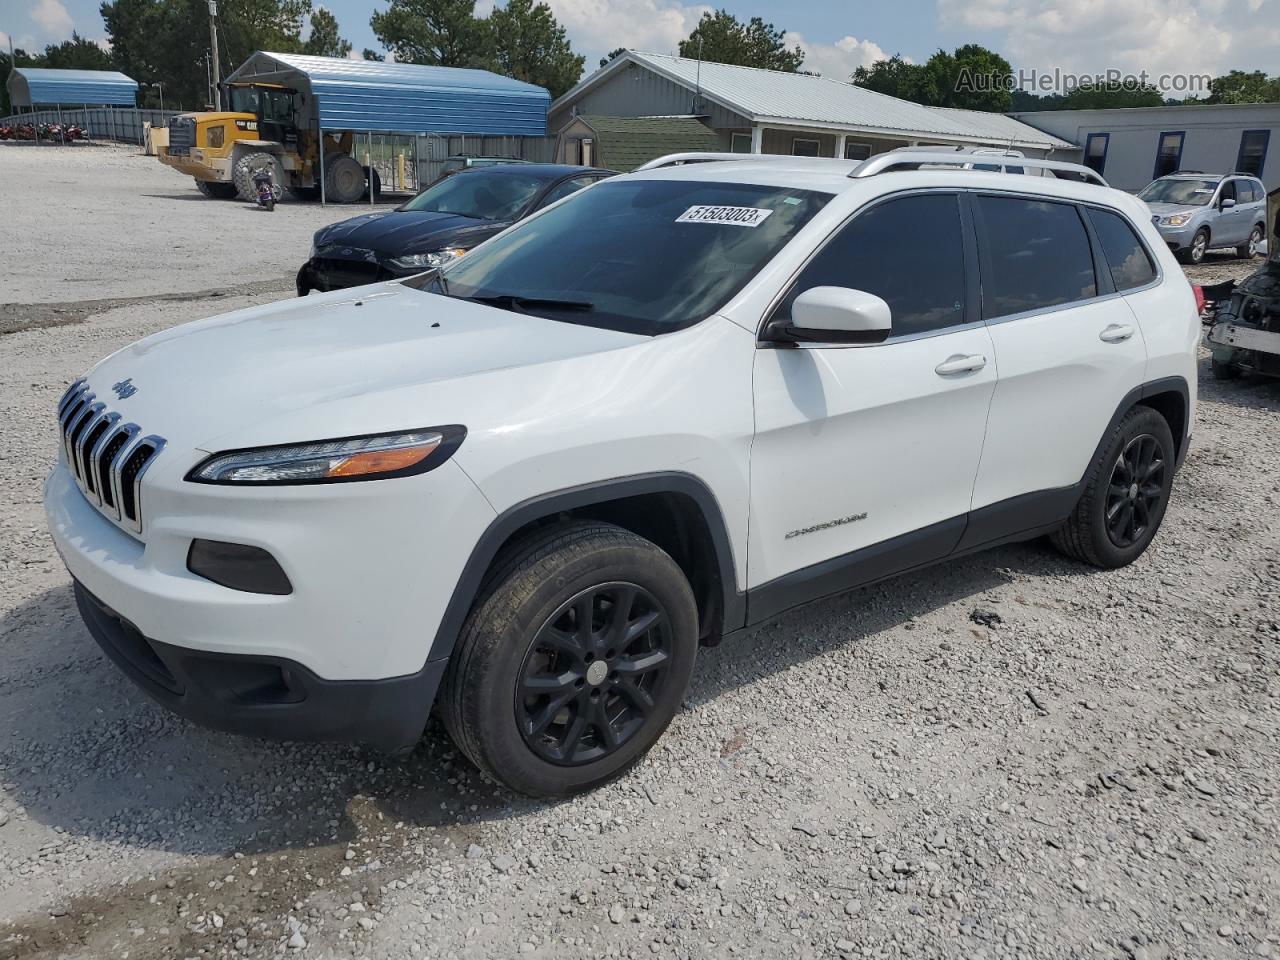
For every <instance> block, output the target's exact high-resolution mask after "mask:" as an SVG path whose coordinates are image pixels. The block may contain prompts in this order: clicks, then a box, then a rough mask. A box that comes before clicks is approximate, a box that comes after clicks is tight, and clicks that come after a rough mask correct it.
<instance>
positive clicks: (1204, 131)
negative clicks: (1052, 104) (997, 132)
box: [1013, 103, 1280, 190]
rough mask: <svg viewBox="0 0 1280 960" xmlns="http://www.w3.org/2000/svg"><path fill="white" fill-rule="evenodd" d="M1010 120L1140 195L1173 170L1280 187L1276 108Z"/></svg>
mask: <svg viewBox="0 0 1280 960" xmlns="http://www.w3.org/2000/svg"><path fill="white" fill-rule="evenodd" d="M1013 117H1014V118H1016V119H1017V120H1020V121H1022V122H1023V123H1024V124H1030V125H1031V126H1033V127H1037V128H1039V129H1040V130H1043V131H1045V132H1046V133H1049V134H1052V135H1054V136H1056V137H1059V138H1061V139H1063V140H1069V141H1071V142H1072V143H1073V144H1075V148H1074V151H1073V152H1072V153H1071V154H1070V155H1069V157H1064V159H1079V160H1081V161H1082V162H1084V163H1086V164H1088V165H1089V166H1090V167H1093V169H1095V170H1097V171H1098V172H1099V173H1101V174H1102V175H1103V176H1104V177H1106V178H1107V182H1108V183H1110V184H1111V185H1112V186H1113V187H1119V188H1120V189H1121V190H1141V189H1142V188H1143V187H1145V186H1146V185H1147V184H1148V183H1150V182H1151V181H1152V180H1153V179H1155V178H1156V177H1158V176H1162V175H1164V174H1166V173H1172V172H1173V171H1174V170H1198V171H1202V172H1204V173H1231V172H1233V171H1241V172H1244V173H1252V174H1254V175H1255V176H1259V177H1261V178H1262V182H1263V183H1265V184H1266V185H1267V189H1268V190H1275V189H1277V188H1280V155H1277V154H1278V153H1280V103H1239V104H1234V103H1233V104H1200V105H1188V106H1178V107H1128V108H1124V109H1116V110H1043V111H1036V112H1033V113H1016V114H1013Z"/></svg>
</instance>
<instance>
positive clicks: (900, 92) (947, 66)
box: [851, 43, 1013, 113]
mask: <svg viewBox="0 0 1280 960" xmlns="http://www.w3.org/2000/svg"><path fill="white" fill-rule="evenodd" d="M1012 75H1013V68H1012V67H1011V66H1009V61H1008V60H1006V59H1005V58H1004V57H1002V56H1000V54H998V53H996V52H995V51H994V50H988V49H987V48H986V47H983V46H980V45H978V44H976V43H967V44H965V45H964V46H962V47H957V48H956V49H955V50H954V51H953V52H951V53H947V52H946V51H945V50H939V51H937V52H936V53H935V54H934V55H933V56H931V57H930V58H929V59H928V60H927V61H925V62H924V63H919V64H917V63H908V62H907V61H905V60H903V59H902V57H901V56H899V55H897V54H894V55H893V56H892V57H890V58H888V59H887V60H878V61H876V62H875V63H873V64H872V65H871V66H870V67H859V68H858V69H857V70H855V71H854V72H853V77H852V78H851V79H852V80H853V82H854V84H856V85H857V86H859V87H865V88H867V89H868V90H874V91H876V92H877V93H885V94H888V95H889V96H891V97H898V98H899V99H902V100H911V101H913V102H914V103H922V104H925V105H926V106H930V107H960V108H963V109H965V110H987V111H993V112H999V113H1002V112H1004V111H1006V110H1008V109H1010V107H1011V104H1012V96H1011V93H1010V90H1009V78H1011V77H1012Z"/></svg>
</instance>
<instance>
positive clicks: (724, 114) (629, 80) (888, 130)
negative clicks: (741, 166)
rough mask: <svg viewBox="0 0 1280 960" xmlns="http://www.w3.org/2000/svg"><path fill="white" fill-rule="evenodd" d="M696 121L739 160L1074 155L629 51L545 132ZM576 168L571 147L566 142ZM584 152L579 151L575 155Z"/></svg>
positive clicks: (818, 90)
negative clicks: (962, 153)
mask: <svg viewBox="0 0 1280 960" xmlns="http://www.w3.org/2000/svg"><path fill="white" fill-rule="evenodd" d="M580 114H585V115H591V116H607V117H674V116H696V117H698V118H699V119H700V120H701V121H702V122H703V123H705V124H706V125H707V126H708V127H710V128H711V130H712V131H714V132H715V133H716V134H717V135H718V136H719V137H720V141H721V149H724V150H732V151H735V152H739V153H781V154H793V155H796V156H811V157H846V158H848V159H854V160H860V159H865V158H866V157H869V156H871V155H872V154H876V153H883V152H885V151H886V150H892V149H894V148H896V147H905V146H912V145H916V144H962V145H980V146H1001V147H1010V146H1011V147H1013V148H1014V149H1018V150H1021V151H1022V152H1023V153H1025V154H1026V155H1027V156H1047V155H1048V154H1049V153H1051V152H1053V151H1056V150H1064V149H1065V150H1071V149H1073V146H1074V145H1073V144H1072V143H1071V142H1070V141H1067V140H1063V139H1062V138H1060V137H1058V136H1055V135H1053V134H1050V133H1045V132H1044V131H1042V130H1038V129H1036V128H1035V127H1032V126H1029V125H1027V124H1025V123H1022V122H1020V121H1018V120H1016V119H1013V118H1012V117H1006V116H1003V115H1000V114H991V113H979V112H976V111H972V110H953V109H941V108H934V107H924V106H921V105H920V104H918V103H910V102H908V101H906V100H899V99H897V98H896V97H889V96H885V95H884V94H881V93H875V92H873V91H871V90H866V89H864V88H862V87H855V86H854V85H853V84H851V83H847V82H845V81H842V80H835V79H830V78H827V77H815V76H809V75H806V74H797V73H785V72H782V71H778V70H761V69H758V68H755V67H738V66H732V65H729V64H723V63H707V62H700V61H698V60H690V59H688V58H685V57H671V56H664V55H660V54H654V53H637V52H635V51H627V52H626V53H622V54H619V55H618V56H617V57H616V58H614V59H613V60H611V61H609V63H607V64H606V65H605V66H603V67H601V68H600V69H599V70H597V71H596V72H595V73H593V74H591V75H590V76H589V77H587V78H586V79H584V80H582V81H581V82H579V83H578V85H577V86H575V87H574V88H573V89H572V90H570V91H569V92H568V93H566V94H564V96H562V97H560V99H558V100H556V101H555V102H554V103H552V104H551V108H550V112H549V114H548V117H547V129H548V131H549V132H551V133H558V132H560V131H562V130H564V128H565V127H567V126H568V125H569V124H570V122H571V121H572V120H573V118H574V116H576V115H580ZM560 148H561V150H562V151H564V152H565V156H563V157H558V158H557V159H560V160H565V161H567V162H572V160H571V158H570V154H571V153H572V152H574V150H575V148H574V145H573V144H572V143H571V142H569V141H568V140H567V139H566V138H564V137H562V138H561V147H560ZM578 152H580V150H579V151H578Z"/></svg>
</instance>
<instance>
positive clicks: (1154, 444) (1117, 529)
mask: <svg viewBox="0 0 1280 960" xmlns="http://www.w3.org/2000/svg"><path fill="white" fill-rule="evenodd" d="M1166 469H1167V457H1166V455H1165V453H1164V451H1163V450H1162V449H1161V448H1160V442H1159V441H1158V440H1157V439H1156V438H1155V437H1154V436H1152V435H1151V434H1149V433H1144V434H1142V435H1141V436H1137V437H1134V438H1133V439H1132V440H1130V441H1129V442H1128V443H1127V444H1126V445H1125V448H1124V449H1123V450H1122V451H1121V452H1120V456H1119V458H1118V459H1117V460H1116V463H1115V466H1114V467H1113V468H1112V471H1111V481H1110V483H1108V485H1107V499H1106V522H1107V536H1108V537H1110V538H1111V542H1112V543H1114V544H1115V545H1116V546H1117V547H1128V546H1131V545H1133V544H1134V543H1136V542H1138V541H1139V540H1141V539H1142V538H1143V537H1144V536H1145V535H1146V533H1147V530H1148V528H1149V527H1150V526H1151V522H1152V519H1153V518H1154V517H1155V515H1156V509H1157V507H1158V505H1159V504H1160V501H1161V499H1162V498H1163V496H1164V471H1165V470H1166Z"/></svg>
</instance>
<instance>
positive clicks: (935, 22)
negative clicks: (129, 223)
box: [0, 0, 1280, 79]
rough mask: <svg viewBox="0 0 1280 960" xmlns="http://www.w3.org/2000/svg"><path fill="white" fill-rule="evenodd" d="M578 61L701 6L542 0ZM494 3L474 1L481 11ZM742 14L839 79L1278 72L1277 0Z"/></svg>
mask: <svg viewBox="0 0 1280 960" xmlns="http://www.w3.org/2000/svg"><path fill="white" fill-rule="evenodd" d="M547 2H548V3H549V5H550V6H551V8H552V9H553V10H554V11H555V13H556V16H557V17H558V18H559V20H560V22H561V23H563V24H564V25H565V27H566V28H567V30H568V33H569V39H570V41H571V42H572V43H573V46H574V48H575V49H576V50H578V51H579V52H580V53H583V54H585V55H586V56H587V70H588V71H590V70H592V69H594V68H595V66H596V63H597V62H598V60H599V58H600V56H601V55H602V54H603V53H605V52H606V51H608V50H610V49H613V48H614V47H619V46H622V47H630V48H632V49H639V50H648V51H652V52H657V53H674V52H675V47H676V44H677V42H678V41H679V39H680V38H681V37H683V36H686V35H688V32H689V30H690V29H692V27H693V26H694V24H696V23H697V21H698V18H699V16H700V15H701V14H702V12H703V11H705V10H708V9H710V6H709V5H707V4H705V3H698V2H684V0H547ZM98 3H99V0H3V2H2V3H0V44H7V42H8V37H9V35H10V34H11V35H12V37H13V40H14V42H15V43H16V44H17V45H18V46H21V47H24V48H36V49H38V48H40V47H43V46H44V45H45V44H46V43H50V42H55V41H58V40H62V39H65V38H66V37H68V36H70V34H71V31H72V30H73V29H74V30H77V31H79V32H80V33H81V34H82V35H84V36H86V37H89V38H91V39H94V40H101V39H103V38H104V30H103V27H102V20H101V17H100V16H99V15H98ZM493 3H494V0H478V3H477V9H478V11H479V12H481V13H483V12H485V11H487V9H489V8H490V7H491V6H492V4H493ZM317 4H318V5H323V6H325V7H328V8H329V9H330V10H331V11H333V13H334V14H335V15H336V16H337V18H338V22H339V24H340V26H341V28H342V33H343V35H344V36H345V37H346V38H347V39H349V40H351V41H352V43H354V44H355V47H356V49H357V50H360V49H361V48H363V47H366V46H369V47H375V48H376V47H377V46H378V44H377V41H376V40H375V39H374V37H373V33H372V31H371V30H370V29H369V15H370V13H372V12H373V11H374V10H377V9H384V8H385V6H386V0H317ZM715 5H716V6H724V7H726V8H728V9H729V10H730V11H732V12H733V13H735V14H737V15H738V16H740V17H742V18H744V19H745V18H748V17H751V16H762V17H764V19H765V20H771V21H772V22H773V23H774V24H775V25H776V26H778V27H780V28H782V29H784V30H786V31H787V32H788V35H789V40H790V41H791V42H792V43H799V44H800V45H801V46H802V47H803V48H804V49H805V52H806V62H805V67H806V68H807V69H810V70H815V71H817V72H819V73H822V74H823V75H825V76H832V77H840V78H841V79H843V78H846V77H847V76H848V74H849V73H850V72H851V71H852V70H853V69H854V68H855V67H858V66H861V65H864V64H869V63H871V62H873V61H875V60H877V59H880V58H881V57H884V56H887V55H889V54H892V53H901V54H903V55H904V56H906V57H908V58H909V59H911V60H914V61H921V60H923V59H925V58H927V57H928V56H929V54H931V53H932V52H933V51H934V50H936V49H937V48H938V47H944V48H947V49H951V48H954V47H956V46H958V45H959V44H962V43H967V42H977V43H982V44H984V45H986V46H989V47H991V48H992V49H995V50H998V51H1000V52H1001V53H1003V54H1004V55H1005V56H1006V57H1007V58H1008V59H1009V61H1010V62H1011V63H1012V64H1013V66H1014V67H1015V68H1023V69H1035V70H1039V71H1052V70H1055V69H1056V70H1061V71H1067V72H1070V73H1097V72H1101V71H1104V70H1108V69H1114V70H1119V71H1123V72H1126V73H1137V72H1139V71H1145V72H1147V73H1148V74H1149V75H1150V76H1151V77H1153V78H1156V77H1159V76H1160V75H1161V74H1166V73H1167V74H1174V73H1188V72H1191V73H1207V74H1218V73H1223V72H1226V71H1227V70H1228V69H1232V68H1239V69H1245V70H1255V69H1262V70H1267V71H1268V72H1270V73H1275V72H1276V71H1277V70H1278V69H1280V63H1278V62H1277V61H1276V57H1275V51H1276V50H1278V49H1280V0H895V2H892V3H886V2H884V0H792V2H790V3H788V4H786V5H780V4H777V3H764V2H759V0H754V2H752V0H724V2H722V3H718V4H715Z"/></svg>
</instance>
